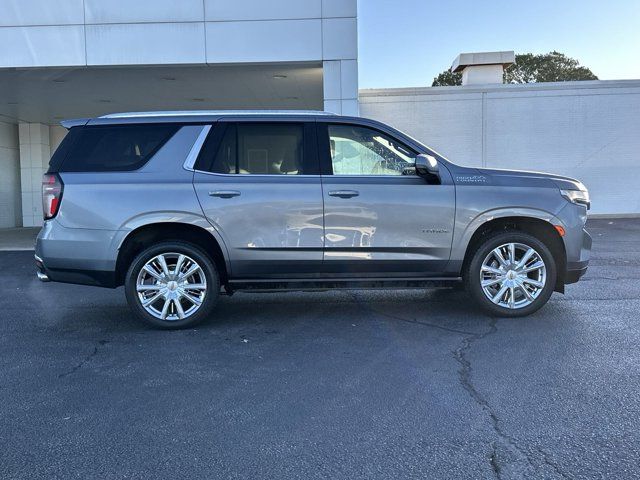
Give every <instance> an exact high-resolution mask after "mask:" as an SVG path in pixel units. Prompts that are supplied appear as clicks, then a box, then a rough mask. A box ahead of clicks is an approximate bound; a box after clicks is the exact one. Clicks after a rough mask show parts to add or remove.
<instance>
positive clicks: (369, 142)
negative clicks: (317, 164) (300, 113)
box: [328, 125, 415, 175]
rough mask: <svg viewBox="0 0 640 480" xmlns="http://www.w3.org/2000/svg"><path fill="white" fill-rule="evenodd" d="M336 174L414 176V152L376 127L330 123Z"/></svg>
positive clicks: (331, 145)
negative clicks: (374, 128)
mask: <svg viewBox="0 0 640 480" xmlns="http://www.w3.org/2000/svg"><path fill="white" fill-rule="evenodd" d="M328 130H329V146H330V150H331V165H332V168H333V174H334V175H415V160H414V158H415V154H414V153H413V152H412V151H411V150H410V149H409V148H408V147H406V146H404V145H403V144H401V143H399V142H398V141H397V140H395V139H392V138H390V137H388V136H386V135H384V134H382V133H380V132H378V131H376V130H373V129H370V128H366V127H360V126H353V125H329V127H328Z"/></svg>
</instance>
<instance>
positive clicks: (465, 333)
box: [351, 293, 473, 335]
mask: <svg viewBox="0 0 640 480" xmlns="http://www.w3.org/2000/svg"><path fill="white" fill-rule="evenodd" d="M351 296H352V297H353V299H354V300H355V302H356V303H357V304H358V305H361V306H362V307H364V308H365V309H366V310H369V312H371V313H373V314H374V315H380V316H382V317H387V318H391V319H393V320H399V321H401V322H404V323H412V324H416V325H422V326H424V327H431V328H437V329H438V330H443V331H445V332H450V333H458V334H460V335H473V332H468V331H466V330H458V329H456V328H449V327H445V326H443V325H438V324H437V323H430V322H421V321H420V320H416V319H415V318H414V319H409V318H403V317H398V316H396V315H392V314H390V313H385V312H380V311H378V310H375V309H373V308H371V307H370V306H369V305H367V304H366V303H364V302H363V301H362V300H360V299H359V298H358V296H357V295H356V294H355V293H352V294H351Z"/></svg>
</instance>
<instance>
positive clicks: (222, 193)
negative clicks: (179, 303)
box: [209, 190, 240, 198]
mask: <svg viewBox="0 0 640 480" xmlns="http://www.w3.org/2000/svg"><path fill="white" fill-rule="evenodd" d="M209 196H210V197H219V198H231V197H238V196H240V192H239V191H237V190H215V191H213V192H209Z"/></svg>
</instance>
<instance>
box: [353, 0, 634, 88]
mask: <svg viewBox="0 0 640 480" xmlns="http://www.w3.org/2000/svg"><path fill="white" fill-rule="evenodd" d="M358 42H359V45H358V51H359V53H358V56H359V59H358V60H359V77H360V79H359V83H360V88H382V87H418V86H430V85H431V82H432V81H433V78H434V77H435V76H437V75H438V73H440V72H441V71H443V70H445V69H447V68H449V67H450V66H451V63H452V62H453V60H454V59H455V57H456V56H457V55H458V54H459V53H462V52H482V51H497V50H514V51H515V52H516V54H518V53H529V52H530V53H547V52H550V51H553V50H556V51H558V52H562V53H564V54H566V55H568V56H570V57H573V58H575V59H577V60H578V61H579V62H580V63H581V64H582V65H584V66H586V67H588V68H590V69H591V71H592V72H593V73H594V74H595V75H597V76H598V77H599V78H600V79H601V80H618V79H632V78H634V79H640V0H598V1H595V0H534V1H531V0H529V1H521V0H511V1H503V0H475V1H472V0H358Z"/></svg>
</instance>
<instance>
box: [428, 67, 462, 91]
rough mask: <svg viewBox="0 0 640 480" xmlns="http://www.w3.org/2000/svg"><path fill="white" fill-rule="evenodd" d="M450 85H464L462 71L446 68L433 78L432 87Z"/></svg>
mask: <svg viewBox="0 0 640 480" xmlns="http://www.w3.org/2000/svg"><path fill="white" fill-rule="evenodd" d="M448 85H462V73H453V72H452V71H451V70H445V71H444V72H442V73H441V74H440V75H438V76H437V77H436V78H434V79H433V83H432V84H431V86H432V87H446V86H448Z"/></svg>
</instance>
